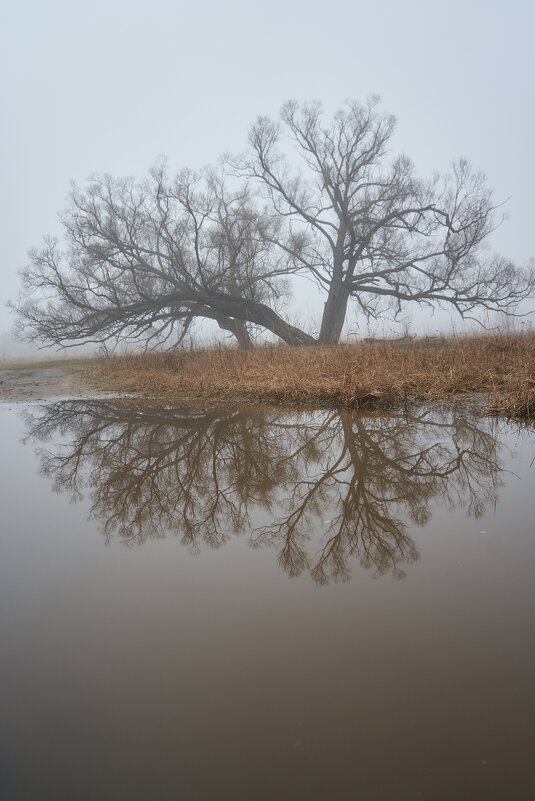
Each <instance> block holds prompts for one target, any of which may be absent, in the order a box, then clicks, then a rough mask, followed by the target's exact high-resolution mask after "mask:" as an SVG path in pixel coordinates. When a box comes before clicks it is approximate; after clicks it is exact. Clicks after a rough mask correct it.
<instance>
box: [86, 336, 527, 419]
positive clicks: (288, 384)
mask: <svg viewBox="0 0 535 801" xmlns="http://www.w3.org/2000/svg"><path fill="white" fill-rule="evenodd" d="M88 371H89V377H90V379H91V380H92V381H93V382H94V383H97V384H98V385H99V386H100V387H101V388H102V389H105V390H107V391H112V392H135V393H141V394H145V395H149V396H153V397H154V396H161V397H166V398H169V397H175V398H176V397H180V396H182V397H184V396H188V397H192V396H194V397H210V398H235V397H237V396H239V397H243V398H250V399H251V398H253V399H259V400H260V399H261V400H264V401H269V402H277V403H312V404H316V405H333V404H335V405H344V406H353V407H359V406H368V407H369V406H372V407H383V408H385V407H387V408H388V407H394V406H397V405H399V404H402V403H406V402H415V401H418V402H421V401H441V400H445V399H447V398H451V397H452V396H459V395H463V394H466V393H484V397H483V399H482V400H483V403H484V405H485V407H486V408H487V409H488V410H489V411H492V412H496V413H506V414H509V415H514V416H524V417H535V334H533V333H530V334H503V335H483V336H470V337H468V336H465V337H451V338H447V339H439V340H427V339H417V340H412V341H409V342H403V343H395V342H375V343H369V344H367V343H357V344H352V345H338V346H336V347H308V348H299V349H297V348H288V347H285V346H269V345H268V346H264V347H261V348H258V349H257V350H255V351H252V352H246V353H244V352H240V351H238V350H235V349H233V348H224V347H221V348H209V349H199V350H194V351H176V352H173V353H149V354H143V355H138V354H136V355H127V356H120V357H114V358H111V359H105V360H99V361H96V362H93V363H91V365H90V367H88Z"/></svg>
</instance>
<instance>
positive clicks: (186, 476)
mask: <svg viewBox="0 0 535 801" xmlns="http://www.w3.org/2000/svg"><path fill="white" fill-rule="evenodd" d="M26 425H27V431H28V434H27V439H28V440H35V441H39V442H41V443H48V442H57V441H58V439H60V438H61V440H62V441H63V443H64V444H62V445H54V446H50V447H49V446H44V445H43V446H41V447H40V451H39V453H40V457H41V462H42V473H43V475H45V476H48V477H51V478H52V479H53V481H54V489H55V490H56V491H57V492H66V493H69V495H70V496H72V498H74V499H77V498H79V497H80V496H81V494H82V491H83V490H84V489H87V490H88V491H89V493H90V498H91V516H92V517H94V518H96V519H98V520H99V522H100V524H101V525H102V528H103V531H104V533H105V535H106V537H107V538H108V539H109V538H111V537H112V536H113V535H114V534H116V535H117V536H119V537H120V538H121V539H122V540H123V541H124V542H125V543H129V544H136V543H142V542H144V541H145V540H146V539H147V538H153V537H161V536H165V535H166V534H167V533H169V532H175V533H176V534H178V535H179V536H180V537H181V540H182V542H183V543H184V544H186V545H188V546H189V547H190V548H192V549H194V550H195V549H198V547H199V545H200V544H201V543H205V544H207V545H209V546H210V547H217V546H219V545H221V544H223V543H224V542H225V541H226V540H227V539H228V538H229V537H230V536H232V535H235V534H240V533H246V532H247V534H248V536H249V537H250V541H251V543H252V544H253V545H254V546H255V547H260V546H262V545H264V544H269V545H270V546H273V547H275V548H277V549H278V559H279V563H280V565H281V567H282V568H283V569H284V570H285V571H286V572H287V573H288V574H289V575H291V576H297V575H299V574H300V573H302V572H303V571H304V570H309V571H310V573H311V575H312V577H313V578H314V580H315V581H316V582H318V583H320V584H323V583H327V582H328V581H330V580H333V579H334V580H344V579H348V578H349V576H350V564H351V561H352V560H353V559H355V558H356V559H358V560H359V562H360V564H361V565H362V566H363V567H364V568H366V569H370V570H372V571H374V573H375V574H376V575H381V574H383V573H385V572H387V571H390V570H391V571H392V572H393V574H394V576H396V577H402V576H403V575H404V571H403V568H402V565H404V564H409V563H411V562H413V561H415V560H416V559H417V558H418V552H417V550H416V548H415V545H414V542H413V540H412V538H411V536H410V529H411V526H415V525H418V526H420V525H423V524H425V523H426V522H427V521H428V520H429V518H430V515H431V503H432V502H437V501H439V502H442V503H444V504H446V505H448V506H449V507H456V508H464V509H465V510H466V511H467V513H468V514H470V515H473V516H474V517H479V516H480V515H481V514H482V513H483V511H484V507H485V505H487V504H488V503H495V501H496V497H497V495H496V493H497V488H498V486H499V483H500V482H499V472H500V468H499V465H498V458H497V444H496V439H495V437H494V436H493V433H492V430H491V425H490V423H489V422H488V421H480V420H477V419H475V418H473V417H472V416H471V415H470V414H469V413H467V412H466V411H464V410H455V411H450V412H447V413H434V414H433V415H432V416H430V415H429V414H428V413H425V412H421V413H416V414H407V415H404V416H388V417H386V416H380V417H370V416H368V417H365V416H362V415H361V414H358V413H354V412H350V411H347V410H344V411H320V412H312V413H307V414H301V415H297V414H284V413H280V412H279V411H275V410H261V411H258V410H254V411H251V409H246V410H243V409H236V408H232V407H229V406H222V405H214V406H211V407H208V408H203V409H199V408H195V407H192V406H181V407H170V408H161V407H157V408H155V407H150V406H135V407H132V406H128V405H123V404H120V403H110V402H108V401H100V400H93V401H75V400H73V401H61V402H58V403H54V404H52V405H47V406H45V407H40V408H39V409H38V410H37V411H34V412H32V413H28V414H27V418H26ZM266 520H267V521H268V522H265V521H266ZM259 521H264V522H263V524H262V523H261V522H260V523H259Z"/></svg>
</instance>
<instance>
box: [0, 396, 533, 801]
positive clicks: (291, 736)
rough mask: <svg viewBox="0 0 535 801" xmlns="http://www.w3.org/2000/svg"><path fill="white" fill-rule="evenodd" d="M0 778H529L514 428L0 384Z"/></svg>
mask: <svg viewBox="0 0 535 801" xmlns="http://www.w3.org/2000/svg"><path fill="white" fill-rule="evenodd" d="M0 432H1V438H2V439H1V442H2V456H3V458H2V464H1V485H0V487H1V490H0V491H1V527H0V528H1V534H0V548H1V560H0V638H1V640H0V642H1V645H2V656H1V660H0V710H1V714H0V798H1V799H2V801H12V800H13V801H15V800H17V801H18V800H19V799H24V801H33V799H36V800H37V799H38V800H39V801H47V799H54V801H62V799H69V801H70V799H83V800H85V799H91V801H108V799H109V801H117V800H118V799H129V801H137V799H140V801H141V800H143V801H146V799H150V800H152V799H154V801H159V800H160V799H161V800H162V801H167V799H184V801H212V799H222V800H223V801H225V800H226V799H229V800H230V799H232V800H233V801H234V799H236V800H237V801H239V799H248V800H249V799H251V801H253V800H255V799H277V801H285V799H292V801H293V799H296V800H298V801H300V800H301V799H303V801H305V800H307V801H308V800H309V799H310V800H311V801H313V800H314V799H325V800H326V801H331V800H338V799H363V800H364V801H368V800H369V801H376V800H381V799H402V800H403V801H404V799H430V800H432V801H435V800H440V799H455V800H456V801H457V800H458V799H470V800H471V801H474V800H477V799H485V800H486V801H488V800H489V799H500V801H502V800H503V799H507V800H508V801H516V799H522V800H524V799H525V801H528V799H533V798H535V769H534V767H533V766H534V764H535V734H534V729H535V689H534V683H535V646H534V634H533V632H534V626H533V622H534V615H533V608H534V601H535V582H534V568H535V531H534V528H535V526H534V519H535V504H534V498H535V463H534V457H535V432H533V430H532V431H530V430H528V429H520V428H518V427H516V426H512V425H508V424H506V423H503V422H496V421H492V420H488V419H485V418H479V417H474V416H472V415H471V414H470V413H469V412H468V411H467V410H466V409H463V408H460V409H457V410H455V409H454V410H449V411H444V412H440V411H435V412H433V413H430V412H426V411H424V410H422V411H416V412H411V413H407V414H402V415H395V416H362V415H359V414H353V413H349V412H334V411H322V412H309V413H306V414H305V413H303V414H297V413H293V412H292V413H285V412H281V411H274V410H270V409H267V410H266V409H260V408H258V409H257V408H255V407H251V408H248V409H244V408H238V407H232V406H230V405H213V406H205V407H196V406H183V407H169V408H165V409H157V408H152V407H151V406H150V405H149V406H147V405H145V406H139V407H131V406H130V407H129V406H127V405H124V404H118V403H111V402H106V401H102V400H92V401H79V400H77V401H61V402H56V403H49V404H46V405H41V406H39V405H34V406H25V407H12V408H9V407H8V406H7V405H4V406H0Z"/></svg>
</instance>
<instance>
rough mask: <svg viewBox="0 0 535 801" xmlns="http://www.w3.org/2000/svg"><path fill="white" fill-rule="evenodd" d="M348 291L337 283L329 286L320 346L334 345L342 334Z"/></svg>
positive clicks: (322, 321)
mask: <svg viewBox="0 0 535 801" xmlns="http://www.w3.org/2000/svg"><path fill="white" fill-rule="evenodd" d="M348 300H349V291H348V290H347V289H346V288H345V287H344V286H343V285H342V284H339V283H336V284H335V283H333V284H331V286H330V288H329V294H328V296H327V300H326V302H325V306H324V307H323V317H322V320H321V330H320V336H319V342H320V344H321V345H336V344H337V342H338V341H339V339H340V336H341V334H342V328H343V327H344V322H345V319H346V312H347V303H348Z"/></svg>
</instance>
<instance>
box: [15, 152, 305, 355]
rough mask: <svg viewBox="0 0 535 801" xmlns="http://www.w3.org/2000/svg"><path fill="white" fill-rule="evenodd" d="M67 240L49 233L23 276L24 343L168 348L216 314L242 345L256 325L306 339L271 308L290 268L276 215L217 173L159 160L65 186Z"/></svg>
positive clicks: (296, 340)
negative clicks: (146, 167)
mask: <svg viewBox="0 0 535 801" xmlns="http://www.w3.org/2000/svg"><path fill="white" fill-rule="evenodd" d="M62 222H63V227H64V233H65V243H64V245H63V247H60V245H59V243H58V241H57V240H52V239H47V240H45V243H44V246H43V247H42V248H40V249H37V250H33V251H31V253H30V264H29V265H28V266H27V267H26V268H25V269H24V270H23V271H22V279H23V294H22V299H21V301H20V303H19V305H18V307H17V312H18V322H17V324H16V328H17V333H18V334H19V336H20V337H21V338H26V339H30V340H37V341H41V342H46V343H51V344H57V345H70V344H77V343H79V342H96V343H107V342H110V341H111V342H112V343H115V342H118V341H142V342H144V343H145V344H146V345H149V346H150V345H155V344H162V343H165V342H167V343H169V344H171V345H176V344H177V343H179V342H180V341H181V340H183V338H184V336H185V335H186V333H187V332H188V330H189V328H190V326H191V323H192V322H193V321H194V320H195V319H197V318H203V319H212V320H215V321H216V322H217V323H218V324H219V326H220V327H221V328H222V329H226V330H228V331H230V332H231V333H232V334H233V335H234V336H235V337H236V339H237V340H238V342H239V344H240V346H241V347H244V348H247V347H250V345H251V337H250V331H249V330H248V327H249V329H250V327H251V326H260V327H261V328H263V329H268V330H269V331H271V332H273V333H274V334H276V335H277V336H278V337H280V338H281V339H282V340H284V341H285V342H287V343H288V344H290V345H298V344H308V343H310V342H312V341H313V340H312V337H307V335H306V334H304V333H303V332H301V331H299V330H298V329H296V328H294V327H293V326H291V325H289V323H287V322H286V321H285V320H284V319H283V318H282V317H281V316H280V314H279V313H278V311H279V307H280V302H281V299H283V297H284V294H285V292H286V291H287V290H286V284H285V278H284V275H286V274H287V272H288V268H287V265H286V264H283V263H282V261H281V257H280V254H277V252H276V251H275V249H274V246H273V244H272V243H273V242H274V241H275V240H276V238H277V236H278V234H277V229H278V227H279V222H278V221H277V219H276V218H275V217H274V216H273V215H266V214H264V213H262V212H261V211H260V210H259V208H258V206H256V207H255V205H254V203H252V202H251V199H250V196H249V191H248V189H247V187H245V186H239V187H237V188H233V189H232V191H231V190H230V189H228V188H227V187H226V186H225V182H224V181H223V179H222V177H221V176H220V175H218V174H216V173H214V172H210V171H206V172H204V173H201V174H196V173H193V172H191V171H189V170H184V171H182V172H181V173H179V174H178V176H176V177H174V178H169V176H168V175H167V172H166V170H165V169H164V167H163V166H158V167H157V168H155V169H153V170H152V171H151V173H150V176H149V178H148V179H147V180H145V181H142V182H135V181H134V180H130V179H119V180H118V179H114V178H111V177H110V176H103V177H100V176H97V177H94V178H93V179H92V180H91V182H90V183H89V186H88V188H87V189H86V190H85V191H81V190H79V189H77V188H76V187H73V189H72V192H71V197H70V205H69V207H68V209H67V210H66V212H65V213H64V214H63V216H62Z"/></svg>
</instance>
